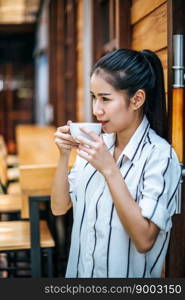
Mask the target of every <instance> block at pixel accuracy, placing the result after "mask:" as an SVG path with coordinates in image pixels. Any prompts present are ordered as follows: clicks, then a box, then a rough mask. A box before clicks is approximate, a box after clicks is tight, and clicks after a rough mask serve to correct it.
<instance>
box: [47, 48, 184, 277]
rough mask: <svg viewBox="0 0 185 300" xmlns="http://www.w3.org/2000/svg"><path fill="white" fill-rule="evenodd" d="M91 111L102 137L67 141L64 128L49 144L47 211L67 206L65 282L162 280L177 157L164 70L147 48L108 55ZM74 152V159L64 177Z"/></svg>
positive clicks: (96, 79)
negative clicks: (51, 172) (52, 165)
mask: <svg viewBox="0 0 185 300" xmlns="http://www.w3.org/2000/svg"><path fill="white" fill-rule="evenodd" d="M91 95H92V105H93V114H94V115H95V117H96V118H97V120H98V121H99V122H101V123H102V127H103V132H104V134H102V135H101V136H98V135H96V134H95V133H93V132H90V131H89V130H87V129H85V128H83V129H81V130H82V131H84V132H85V133H86V134H88V135H89V136H90V137H91V138H92V139H93V141H89V140H88V139H85V138H83V137H79V138H78V142H79V143H80V144H76V142H75V141H74V140H73V139H72V137H71V135H70V130H69V124H70V121H68V124H67V125H66V126H62V127H59V128H58V129H57V132H56V134H55V137H56V139H55V141H56V144H57V145H58V148H59V151H60V154H61V155H60V161H59V165H58V169H57V172H56V177H55V180H54V184H53V189H52V203H51V207H52V211H53V213H54V214H55V215H60V214H65V213H66V212H67V210H68V209H69V208H70V207H71V205H73V216H74V223H73V230H72V239H71V248H70V254H69V261H68V266H67V272H66V277H122V278H124V277H160V276H161V271H162V265H163V262H164V258H165V255H166V251H167V247H168V243H169V238H170V229H171V226H172V223H171V217H172V215H173V214H174V212H175V209H176V198H177V192H178V185H179V179H180V173H181V172H180V166H179V162H178V159H177V156H176V154H175V152H174V150H173V148H172V147H171V146H170V144H169V143H168V142H167V141H166V140H165V139H164V137H165V135H166V130H165V124H166V119H165V118H166V112H165V91H164V80H163V71H162V66H161V62H160V60H159V58H158V57H157V56H156V55H155V53H153V52H152V51H149V50H144V51H141V52H138V51H133V50H128V49H119V50H115V51H113V52H110V53H108V54H106V55H105V56H104V57H102V58H100V60H99V61H97V63H96V64H95V65H94V67H93V69H92V73H91ZM72 147H77V154H78V156H77V160H76V163H75V166H74V168H73V169H72V171H71V172H70V174H69V176H68V174H67V169H68V160H69V155H70V150H71V148H72Z"/></svg>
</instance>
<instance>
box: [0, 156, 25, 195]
mask: <svg viewBox="0 0 185 300" xmlns="http://www.w3.org/2000/svg"><path fill="white" fill-rule="evenodd" d="M0 184H1V188H2V190H3V192H4V193H5V194H7V193H9V194H12V195H13V194H14V195H15V194H16V195H18V194H20V184H19V182H17V178H16V180H15V178H12V177H10V176H9V174H8V168H7V164H6V161H5V159H4V155H3V153H2V152H0Z"/></svg>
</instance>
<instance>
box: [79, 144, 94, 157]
mask: <svg viewBox="0 0 185 300" xmlns="http://www.w3.org/2000/svg"><path fill="white" fill-rule="evenodd" d="M78 148H79V150H82V151H84V152H86V153H87V154H88V155H90V156H93V155H94V154H95V153H96V152H95V150H94V149H92V148H89V147H85V146H83V145H79V147H78Z"/></svg>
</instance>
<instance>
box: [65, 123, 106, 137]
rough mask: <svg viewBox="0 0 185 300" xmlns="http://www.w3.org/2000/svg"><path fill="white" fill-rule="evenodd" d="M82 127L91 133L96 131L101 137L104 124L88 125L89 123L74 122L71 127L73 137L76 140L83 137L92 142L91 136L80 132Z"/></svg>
mask: <svg viewBox="0 0 185 300" xmlns="http://www.w3.org/2000/svg"><path fill="white" fill-rule="evenodd" d="M80 127H84V128H87V129H89V130H91V131H94V132H95V133H96V134H98V135H99V134H100V133H101V128H102V124H101V123H87V122H82V123H75V122H74V123H71V124H70V125H69V128H70V132H71V135H72V137H73V138H74V140H75V138H76V137H77V136H83V137H85V138H88V139H89V140H92V139H91V138H90V136H89V135H87V134H85V133H84V132H82V131H81V130H80Z"/></svg>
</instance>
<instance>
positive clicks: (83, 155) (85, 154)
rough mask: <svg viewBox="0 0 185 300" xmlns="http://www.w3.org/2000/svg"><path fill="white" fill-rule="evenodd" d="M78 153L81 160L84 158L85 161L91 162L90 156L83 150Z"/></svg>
mask: <svg viewBox="0 0 185 300" xmlns="http://www.w3.org/2000/svg"><path fill="white" fill-rule="evenodd" d="M76 152H77V154H78V155H79V156H80V157H81V158H83V159H85V160H87V161H89V160H90V159H91V157H90V155H88V154H87V153H86V152H84V151H82V150H79V149H77V151H76Z"/></svg>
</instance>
